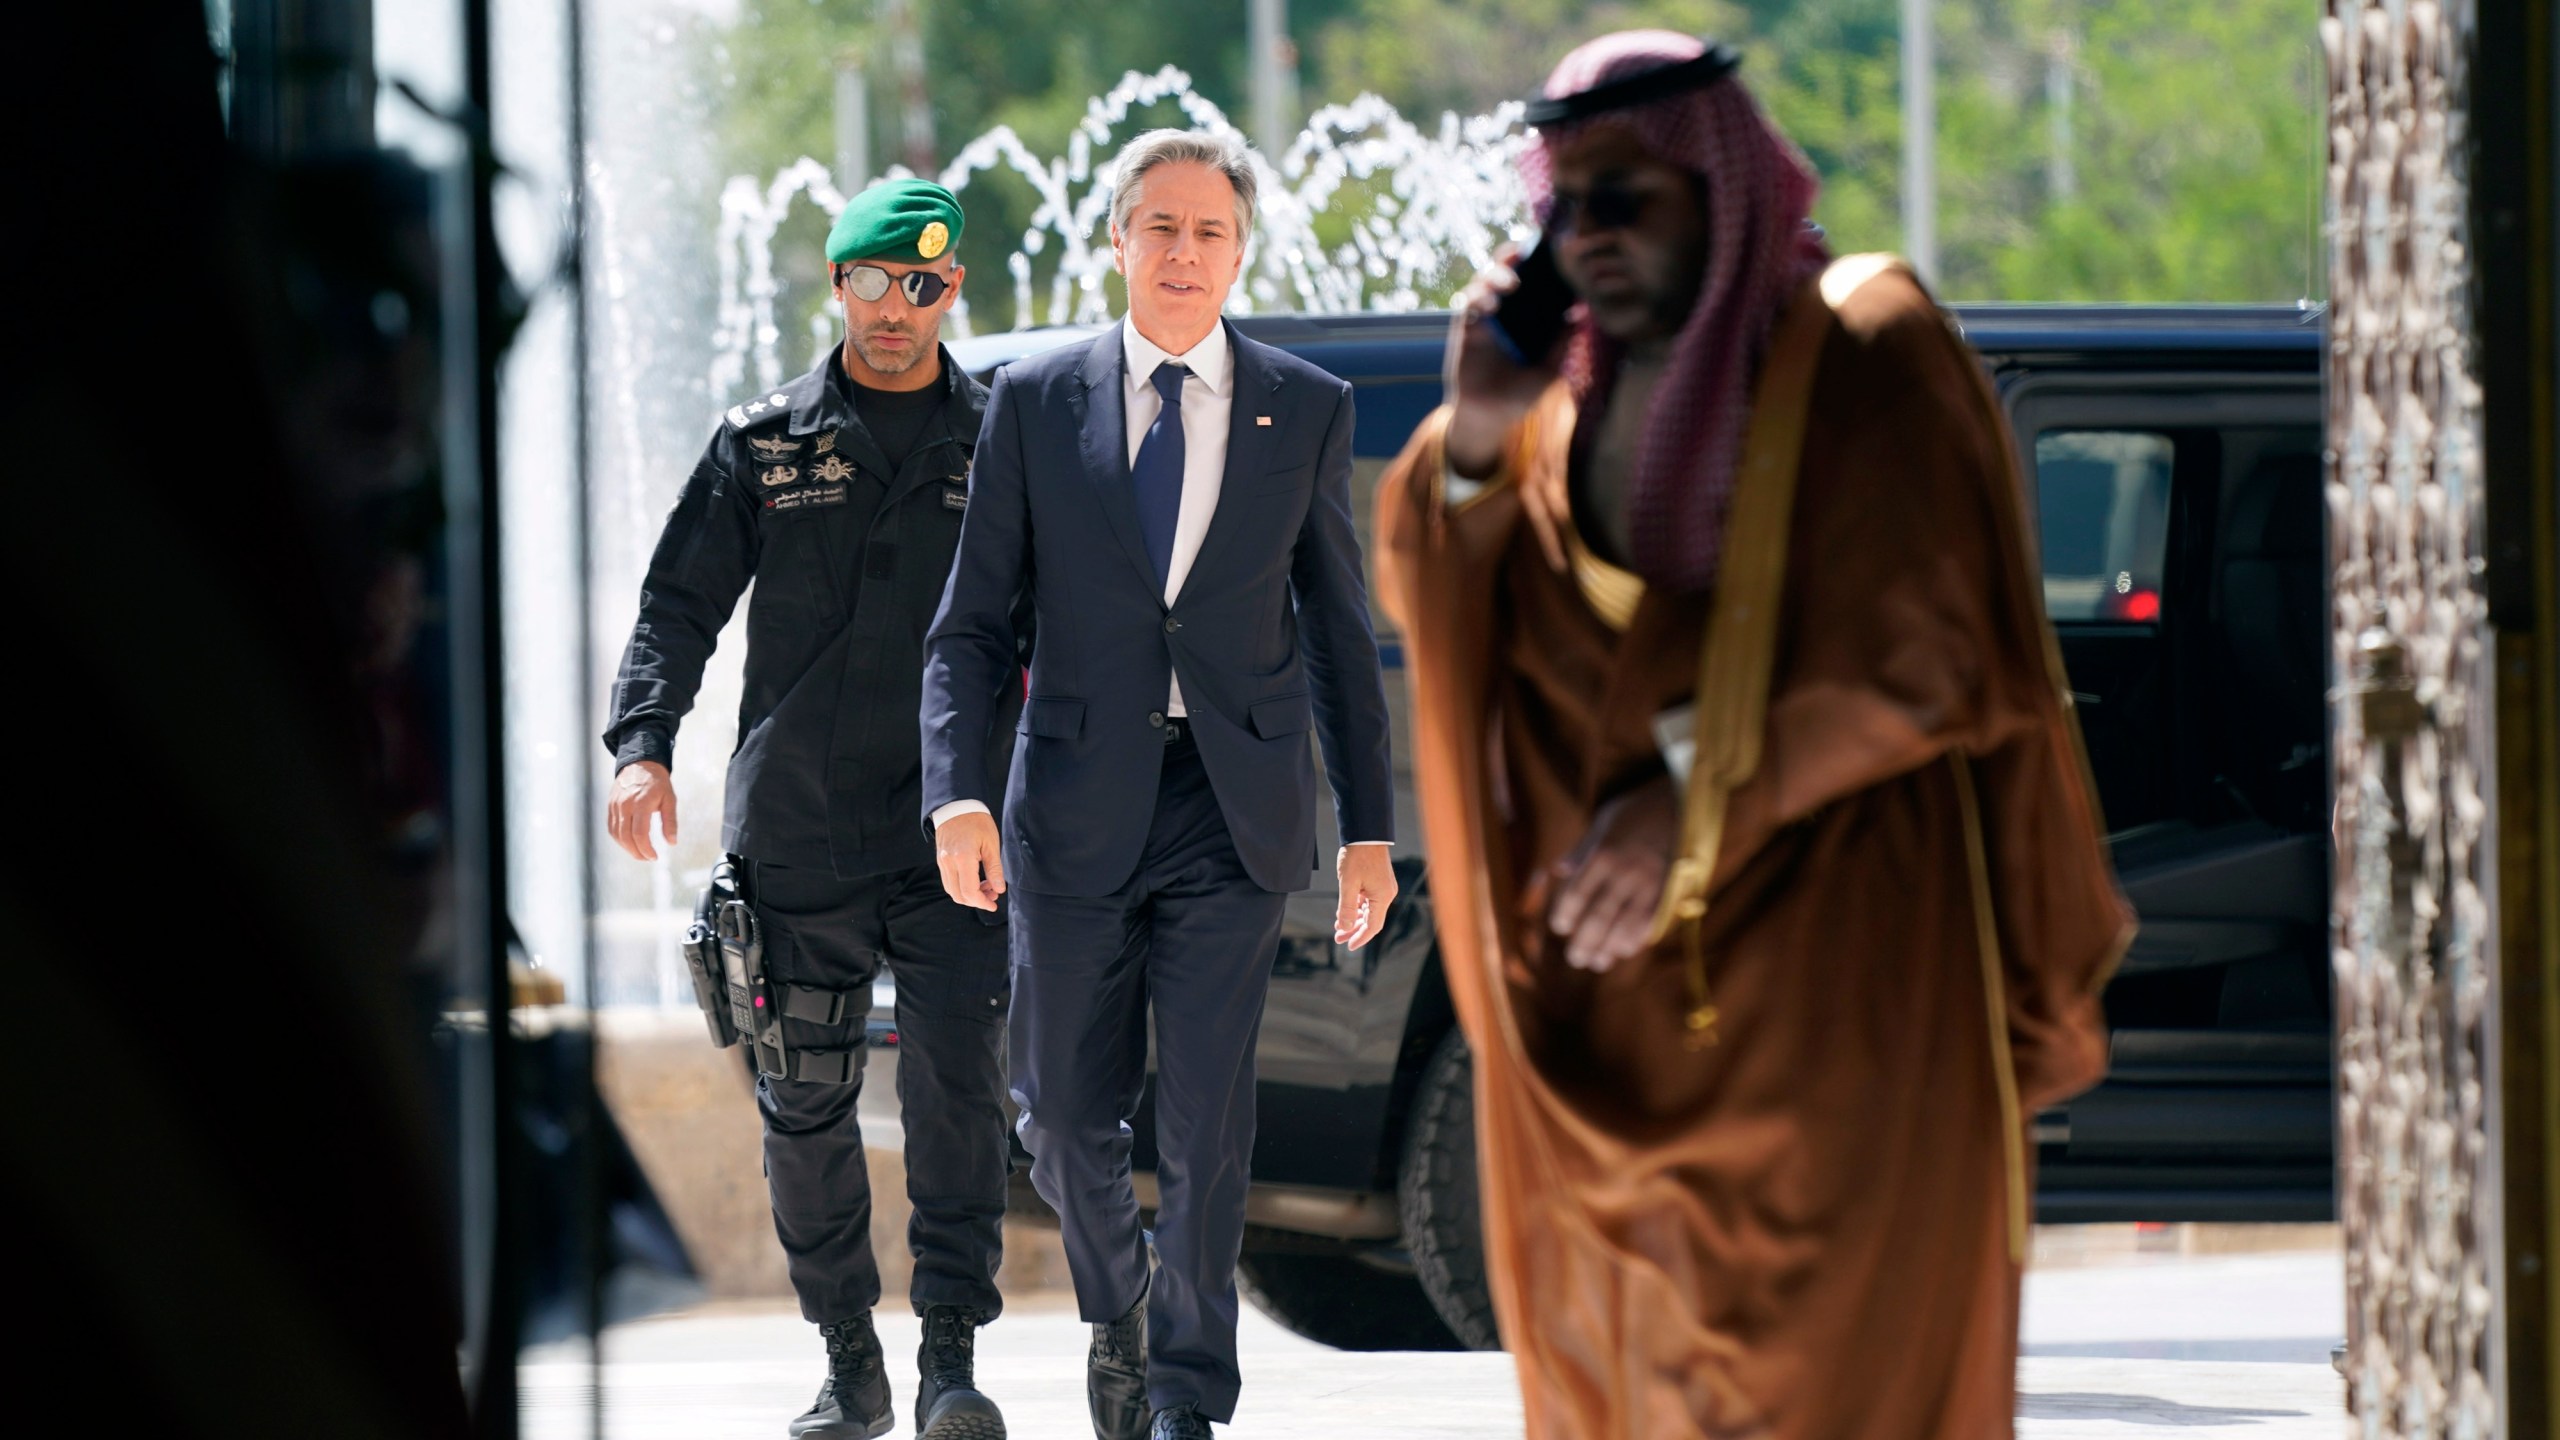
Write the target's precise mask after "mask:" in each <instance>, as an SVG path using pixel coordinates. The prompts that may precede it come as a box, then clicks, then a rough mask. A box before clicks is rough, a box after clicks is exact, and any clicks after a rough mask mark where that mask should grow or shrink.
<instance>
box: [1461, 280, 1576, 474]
mask: <svg viewBox="0 0 2560 1440" xmlns="http://www.w3.org/2000/svg"><path fill="white" fill-rule="evenodd" d="M1494 260H1495V264H1493V265H1491V266H1488V267H1487V268H1486V269H1485V270H1484V272H1483V273H1481V274H1479V275H1478V276H1477V277H1476V278H1475V279H1474V280H1472V281H1470V282H1469V283H1468V285H1467V287H1466V288H1465V289H1464V290H1462V291H1460V292H1459V294H1458V298H1457V302H1456V305H1455V313H1453V314H1452V315H1451V317H1450V325H1449V351H1448V356H1447V359H1446V361H1445V363H1444V366H1443V369H1442V375H1441V379H1442V382H1443V384H1444V385H1445V386H1446V391H1447V399H1448V402H1449V407H1450V417H1449V428H1448V431H1447V434H1446V438H1445V442H1444V450H1445V453H1446V455H1447V457H1448V462H1449V468H1450V469H1451V470H1453V471H1455V472H1457V473H1458V474H1460V475H1463V476H1466V477H1468V478H1470V479H1477V480H1481V479H1484V478H1485V477H1487V476H1489V475H1491V474H1492V473H1493V470H1494V467H1495V466H1497V465H1499V464H1500V463H1501V459H1502V443H1503V437H1504V436H1505V435H1507V434H1508V433H1509V432H1510V430H1511V427H1512V426H1513V425H1515V424H1517V423H1518V422H1519V420H1520V418H1521V417H1522V416H1524V415H1526V414H1528V413H1529V407H1531V406H1532V405H1535V404H1536V403H1537V402H1538V397H1539V396H1540V395H1542V394H1544V393H1545V392H1546V389H1547V387H1548V386H1549V385H1551V384H1553V383H1554V381H1555V377H1556V370H1555V364H1554V361H1555V358H1556V353H1555V352H1556V350H1557V348H1558V342H1559V341H1560V340H1562V339H1563V336H1564V321H1565V315H1566V313H1567V312H1568V311H1569V310H1570V309H1571V308H1572V305H1573V291H1572V288H1571V287H1570V286H1568V285H1566V283H1565V280H1564V276H1563V275H1562V273H1560V272H1559V271H1558V270H1557V269H1556V267H1555V262H1554V256H1553V255H1552V254H1550V253H1549V252H1548V250H1547V247H1546V246H1544V245H1539V246H1536V247H1535V248H1533V249H1531V250H1530V251H1528V252H1527V253H1526V254H1522V255H1516V256H1515V254H1514V253H1513V252H1511V251H1510V250H1509V249H1508V248H1507V247H1506V248H1505V249H1504V250H1502V251H1499V252H1496V254H1495V256H1494Z"/></svg>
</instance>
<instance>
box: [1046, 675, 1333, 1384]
mask: <svg viewBox="0 0 2560 1440" xmlns="http://www.w3.org/2000/svg"><path fill="white" fill-rule="evenodd" d="M1168 728H1169V729H1171V730H1172V731H1173V733H1174V734H1175V736H1177V737H1180V738H1175V739H1173V740H1172V741H1170V742H1169V743H1168V744H1167V745H1166V747H1165V757H1164V770H1163V773H1162V777H1161V779H1160V780H1159V782H1158V785H1157V790H1156V804H1155V815H1154V818H1153V821H1152V823H1151V824H1150V826H1149V828H1148V831H1147V840H1146V845H1145V848H1144V850H1143V851H1142V852H1141V854H1140V858H1139V861H1138V868H1137V870H1136V872H1135V873H1134V874H1132V875H1131V876H1130V877H1129V880H1128V882H1127V883H1126V884H1124V885H1123V886H1121V888H1120V889H1119V890H1118V891H1117V892H1115V893H1113V894H1109V895H1103V896H1096V897H1083V896H1065V895H1042V894H1036V893H1033V892H1031V891H1028V890H1021V889H1017V890H1015V891H1013V893H1012V897H1011V898H1012V901H1013V906H1014V921H1013V986H1014V1001H1013V1021H1012V1035H1013V1057H1012V1058H1013V1098H1014V1100H1015V1102H1016V1103H1017V1104H1019V1105H1020V1106H1021V1107H1022V1120H1021V1125H1020V1132H1019V1133H1020V1134H1021V1136H1022V1142H1023V1145H1024V1146H1025V1147H1026V1148H1027V1149H1029V1150H1030V1152H1031V1157H1032V1165H1031V1180H1032V1184H1033V1186H1034V1187H1035V1188H1037V1189H1038V1190H1039V1192H1040V1196H1041V1198H1042V1199H1044V1200H1046V1201H1048V1202H1049V1204H1050V1206H1051V1208H1053V1209H1055V1210H1056V1211H1057V1212H1058V1219H1059V1224H1060V1228H1061V1230H1062V1232H1063V1235H1064V1239H1065V1241H1066V1251H1067V1265H1068V1269H1069V1271H1070V1272H1071V1273H1072V1274H1073V1275H1074V1277H1075V1286H1076V1301H1077V1304H1078V1306H1079V1307H1080V1308H1081V1309H1082V1311H1083V1314H1084V1318H1085V1319H1086V1320H1088V1321H1093V1322H1096V1323H1099V1322H1102V1321H1106V1320H1116V1319H1118V1318H1119V1317H1120V1316H1122V1315H1125V1314H1127V1313H1128V1312H1129V1307H1131V1306H1132V1305H1135V1304H1136V1303H1137V1302H1138V1300H1139V1298H1140V1297H1141V1296H1144V1297H1145V1298H1146V1300H1147V1399H1148V1402H1149V1404H1151V1405H1152V1406H1153V1407H1154V1408H1156V1409H1159V1410H1162V1409H1166V1408H1169V1407H1171V1406H1175V1405H1186V1404H1187V1405H1196V1406H1198V1407H1199V1409H1200V1413H1201V1414H1202V1415H1204V1416H1206V1417H1208V1418H1209V1419H1212V1420H1216V1421H1221V1422H1223V1421H1226V1420H1229V1419H1231V1418H1233V1416H1234V1414H1235V1404H1236V1394H1237V1391H1238V1388H1239V1385H1240V1379H1239V1375H1238V1372H1237V1368H1236V1256H1237V1253H1238V1251H1239V1250H1240V1249H1241V1248H1242V1246H1243V1243H1244V1202H1245V1191H1246V1188H1247V1186H1248V1184H1249V1182H1250V1178H1251V1168H1250V1167H1251V1161H1252V1156H1253V1119H1254V1065H1253V1057H1254V1046H1255V1043H1256V1040H1257V1037H1258V1034H1259V1031H1260V1029H1261V1024H1262V1002H1263V997H1264V995H1265V994H1266V993H1267V992H1268V991H1269V990H1270V986H1271V962H1272V957H1273V955H1274V954H1275V953H1276V951H1277V949H1278V946H1279V939H1280V917H1281V908H1282V905H1283V904H1284V902H1285V901H1286V899H1287V897H1286V896H1283V895H1281V894H1279V893H1277V892H1275V891H1270V890H1265V889H1263V888H1262V887H1261V886H1259V885H1256V884H1255V883H1254V882H1253V880H1252V878H1251V877H1250V876H1248V875H1247V874H1246V873H1245V869H1244V862H1243V861H1242V860H1241V859H1240V858H1239V857H1238V856H1237V854H1236V847H1235V844H1234V841H1233V840H1232V839H1231V838H1230V837H1229V835H1228V833H1227V823H1226V818H1225V816H1224V815H1223V814H1222V813H1221V812H1220V810H1219V808H1218V799H1217V796H1216V794H1215V793H1213V792H1212V791H1211V789H1210V785H1209V777H1208V774H1207V772H1206V771H1204V770H1203V769H1202V768H1201V764H1200V755H1199V751H1198V749H1197V747H1196V746H1195V745H1194V743H1193V742H1192V741H1191V740H1190V739H1188V738H1187V737H1183V736H1182V735H1181V730H1180V728H1179V726H1178V725H1177V726H1174V727H1168ZM1150 1006H1152V1008H1153V1011H1154V1016H1155V1060H1156V1066H1155V1068H1156V1086H1155V1123H1156V1154H1157V1167H1156V1185H1157V1195H1158V1204H1157V1209H1156V1218H1155V1236H1154V1239H1155V1255H1156V1261H1157V1267H1156V1271H1155V1276H1154V1280H1153V1285H1152V1288H1150V1284H1149V1279H1148V1269H1147V1239H1146V1235H1145V1233H1144V1232H1143V1231H1142V1230H1141V1228H1140V1224H1139V1214H1138V1199H1137V1195H1136V1192H1135V1191H1134V1190H1133V1188H1132V1186H1131V1183H1130V1168H1129V1157H1130V1150H1131V1146H1132V1144H1133V1141H1134V1139H1135V1132H1134V1131H1133V1130H1132V1129H1131V1128H1130V1121H1131V1120H1132V1118H1134V1117H1135V1116H1136V1114H1137V1113H1138V1108H1139V1102H1140V1100H1141V1099H1142V1097H1143V1096H1144V1094H1145V1087H1146V1080H1147V1017H1148V1011H1149V1009H1150Z"/></svg>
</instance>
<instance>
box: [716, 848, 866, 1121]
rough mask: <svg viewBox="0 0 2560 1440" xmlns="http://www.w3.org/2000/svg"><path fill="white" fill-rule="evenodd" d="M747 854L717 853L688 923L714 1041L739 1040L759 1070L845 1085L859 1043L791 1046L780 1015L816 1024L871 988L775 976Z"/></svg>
mask: <svg viewBox="0 0 2560 1440" xmlns="http://www.w3.org/2000/svg"><path fill="white" fill-rule="evenodd" d="M747 874H748V866H747V862H746V861H745V860H743V859H741V858H739V857H738V856H735V855H727V856H723V857H721V860H720V863H719V864H718V865H715V866H713V867H712V870H711V883H710V885H708V886H706V887H705V888H704V889H703V892H702V901H701V903H700V904H698V905H696V906H695V907H694V912H693V923H692V924H691V925H689V926H687V927H686V928H685V935H684V963H685V969H686V971H687V972H688V973H690V974H691V976H692V977H693V1001H694V1004H696V1005H698V1006H700V1007H701V1009H702V1018H703V1021H704V1023H705V1024H707V1025H708V1026H709V1027H710V1030H711V1043H712V1044H714V1045H717V1046H720V1047H721V1048H722V1049H726V1048H728V1047H729V1046H732V1045H735V1044H737V1043H738V1042H739V1041H741V1040H743V1041H745V1042H746V1043H747V1046H748V1048H749V1049H750V1050H751V1051H752V1052H753V1053H754V1055H755V1062H756V1073H757V1074H759V1075H766V1076H770V1077H771V1078H773V1079H776V1080H810V1081H815V1082H818V1083H820V1084H826V1085H849V1084H851V1083H853V1080H854V1078H855V1077H856V1076H857V1075H859V1074H860V1073H861V1071H860V1063H861V1057H860V1053H859V1049H858V1042H857V1048H856V1049H849V1050H810V1049H807V1048H805V1047H803V1048H799V1049H794V1048H793V1047H792V1046H791V1045H790V1044H789V1042H787V1041H786V1040H784V1038H783V1034H782V1022H783V1020H784V1019H786V1018H788V1019H792V1020H802V1021H807V1022H809V1023H811V1024H815V1025H835V1024H840V1023H842V1021H843V1020H844V1017H845V1015H846V1014H847V1012H848V1010H849V1009H850V1008H851V1007H852V1006H853V1005H854V1004H855V1002H856V1000H857V998H867V997H868V995H869V993H870V992H869V990H868V988H867V987H865V988H864V989H862V990H859V991H856V990H821V989H819V988H817V987H816V986H814V985H794V984H791V983H790V982H788V981H777V980H775V979H774V978H773V977H772V976H771V975H768V974H767V973H766V972H765V968H764V926H763V924H762V923H761V922H759V921H758V920H757V919H756V912H755V907H754V904H753V898H754V897H752V896H751V895H749V894H748V893H747V886H746V876H747Z"/></svg>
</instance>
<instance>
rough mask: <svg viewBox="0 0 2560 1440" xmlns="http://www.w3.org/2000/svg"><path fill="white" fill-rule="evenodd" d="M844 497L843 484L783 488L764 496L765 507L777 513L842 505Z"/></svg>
mask: <svg viewBox="0 0 2560 1440" xmlns="http://www.w3.org/2000/svg"><path fill="white" fill-rule="evenodd" d="M844 497H845V487H844V486H842V485H811V486H808V487H806V488H804V489H799V490H783V491H779V492H777V493H775V494H772V495H767V496H766V497H764V508H765V509H766V510H767V511H770V512H773V513H777V514H778V513H781V512H784V511H790V510H810V509H815V508H816V507H818V506H820V505H841V504H843V503H844Z"/></svg>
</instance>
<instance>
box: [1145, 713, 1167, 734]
mask: <svg viewBox="0 0 2560 1440" xmlns="http://www.w3.org/2000/svg"><path fill="white" fill-rule="evenodd" d="M1147 723H1148V724H1150V725H1152V726H1154V727H1155V728H1157V729H1158V730H1161V729H1163V728H1164V712H1163V711H1161V710H1150V711H1148V712H1147Z"/></svg>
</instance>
